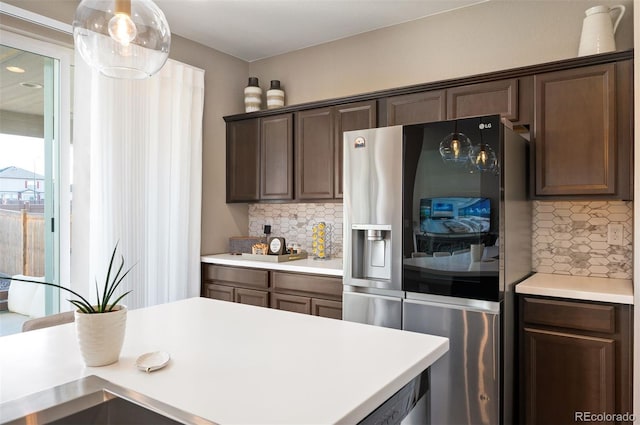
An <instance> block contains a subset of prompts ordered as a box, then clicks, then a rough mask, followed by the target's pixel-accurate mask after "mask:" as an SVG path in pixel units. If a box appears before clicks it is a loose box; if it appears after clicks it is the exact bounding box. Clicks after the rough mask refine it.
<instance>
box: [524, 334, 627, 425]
mask: <svg viewBox="0 0 640 425" xmlns="http://www.w3.org/2000/svg"><path fill="white" fill-rule="evenodd" d="M523 334H524V365H523V366H524V404H525V405H524V409H525V412H524V413H525V415H524V416H525V423H526V424H569V423H576V422H580V421H577V420H576V416H575V415H576V412H591V413H595V412H598V413H601V412H611V413H613V412H616V410H615V379H614V377H615V360H614V351H615V350H614V346H615V341H614V340H612V339H606V338H596V337H590V336H583V335H577V334H570V333H560V332H553V331H547V330H539V329H531V328H525V329H524V332H523ZM601 423H602V422H601ZM606 423H608V422H606Z"/></svg>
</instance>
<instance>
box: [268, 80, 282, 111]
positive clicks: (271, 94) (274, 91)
mask: <svg viewBox="0 0 640 425" xmlns="http://www.w3.org/2000/svg"><path fill="white" fill-rule="evenodd" d="M282 106H284V90H282V88H281V87H280V80H271V88H269V90H267V109H274V108H280V107H282Z"/></svg>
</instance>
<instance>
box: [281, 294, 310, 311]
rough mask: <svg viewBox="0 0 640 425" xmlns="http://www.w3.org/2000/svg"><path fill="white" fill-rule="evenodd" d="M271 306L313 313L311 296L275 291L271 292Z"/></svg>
mask: <svg viewBox="0 0 640 425" xmlns="http://www.w3.org/2000/svg"><path fill="white" fill-rule="evenodd" d="M271 308H277V309H278V310H286V311H293V312H295V313H304V314H311V298H308V297H299V296H297V295H286V294H277V293H273V294H271Z"/></svg>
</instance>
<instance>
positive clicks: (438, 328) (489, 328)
mask: <svg viewBox="0 0 640 425" xmlns="http://www.w3.org/2000/svg"><path fill="white" fill-rule="evenodd" d="M408 296H409V295H408ZM481 303H484V304H485V305H479V303H478V301H475V302H473V303H466V305H465V303H461V304H460V305H456V304H442V303H437V302H431V301H421V300H412V299H405V301H404V305H403V323H404V325H403V329H405V330H408V331H413V332H420V333H426V334H431V335H438V336H443V337H447V338H449V352H448V353H447V354H445V355H444V356H443V357H442V358H440V359H439V360H438V361H437V362H436V363H434V364H433V366H431V391H430V397H431V400H430V403H429V404H430V406H431V413H430V415H431V417H430V420H429V421H428V422H427V421H426V419H425V422H427V423H431V424H440V425H448V424H455V425H461V424H474V425H476V424H486V425H494V424H498V423H500V367H499V365H500V357H499V355H500V351H499V349H500V347H499V343H500V335H499V332H500V331H499V329H500V327H499V326H500V304H499V303H494V302H481ZM483 307H486V308H483Z"/></svg>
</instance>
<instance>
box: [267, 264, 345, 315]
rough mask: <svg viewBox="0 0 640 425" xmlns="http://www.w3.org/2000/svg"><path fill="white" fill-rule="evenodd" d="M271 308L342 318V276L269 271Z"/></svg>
mask: <svg viewBox="0 0 640 425" xmlns="http://www.w3.org/2000/svg"><path fill="white" fill-rule="evenodd" d="M271 287H272V290H273V292H272V294H271V307H272V308H278V309H281V310H288V311H297V312H299V313H305V314H313V315H314V316H321V317H330V318H333V319H342V278H337V277H329V276H318V275H305V274H301V273H288V272H279V271H278V272H276V271H272V272H271Z"/></svg>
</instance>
